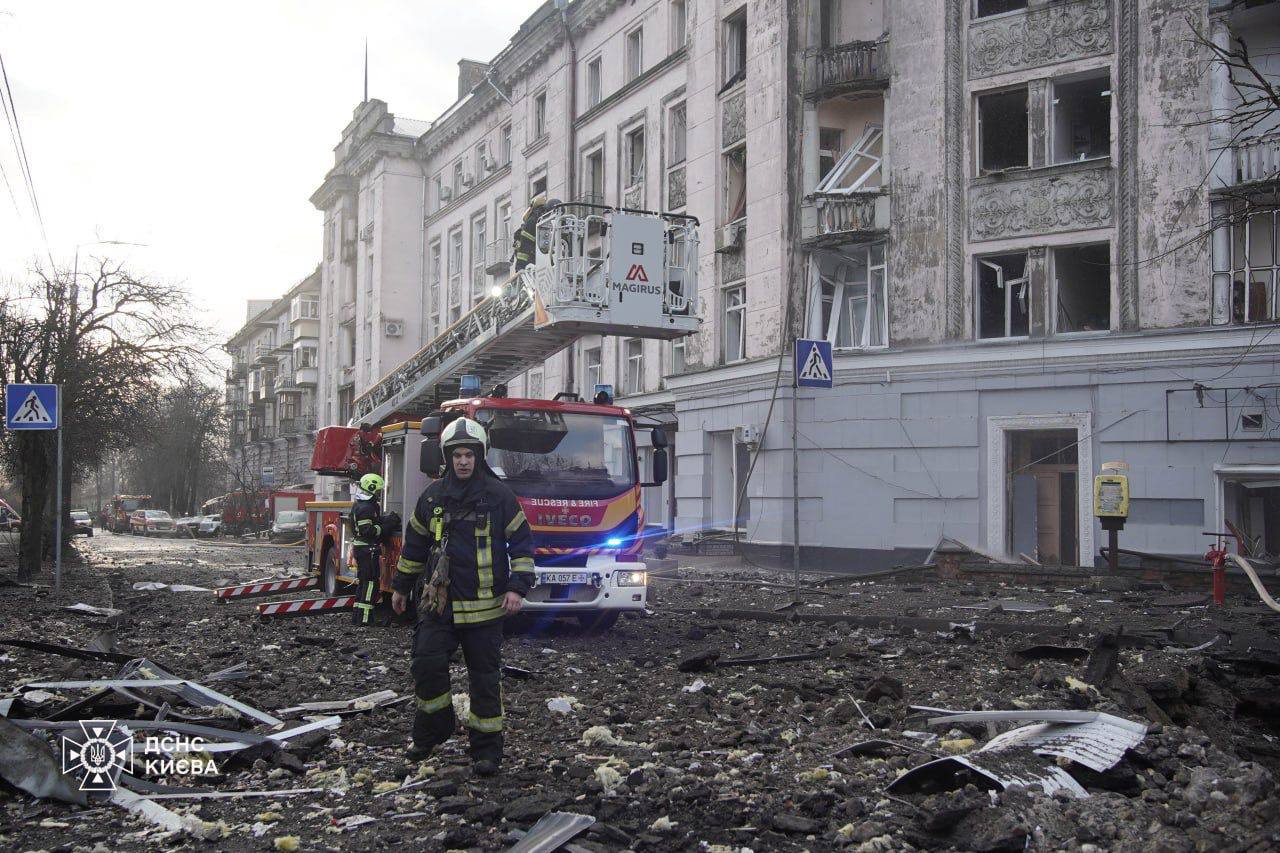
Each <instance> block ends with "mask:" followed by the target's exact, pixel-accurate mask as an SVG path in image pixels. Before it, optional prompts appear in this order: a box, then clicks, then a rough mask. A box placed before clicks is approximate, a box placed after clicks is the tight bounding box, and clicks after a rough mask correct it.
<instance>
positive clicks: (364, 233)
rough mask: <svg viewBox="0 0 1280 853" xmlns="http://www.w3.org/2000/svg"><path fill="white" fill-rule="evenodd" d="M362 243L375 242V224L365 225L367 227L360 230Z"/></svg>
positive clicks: (368, 223)
mask: <svg viewBox="0 0 1280 853" xmlns="http://www.w3.org/2000/svg"><path fill="white" fill-rule="evenodd" d="M360 241H361V242H363V243H371V242H373V223H372V222H367V223H365V226H364V227H363V228H361V229H360Z"/></svg>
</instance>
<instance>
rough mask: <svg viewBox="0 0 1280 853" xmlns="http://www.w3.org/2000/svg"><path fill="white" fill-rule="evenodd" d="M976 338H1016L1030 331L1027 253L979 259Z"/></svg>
mask: <svg viewBox="0 0 1280 853" xmlns="http://www.w3.org/2000/svg"><path fill="white" fill-rule="evenodd" d="M977 260H978V269H977V276H978V305H977V315H978V323H977V326H978V337H979V338H1017V337H1025V336H1026V335H1027V334H1028V333H1029V332H1030V328H1031V326H1030V317H1031V294H1030V291H1029V288H1028V286H1027V253H1026V252H1018V253H1016V254H1010V255H990V256H988V257H985V258H978V259H977Z"/></svg>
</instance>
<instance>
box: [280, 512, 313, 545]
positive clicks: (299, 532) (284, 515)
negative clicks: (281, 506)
mask: <svg viewBox="0 0 1280 853" xmlns="http://www.w3.org/2000/svg"><path fill="white" fill-rule="evenodd" d="M306 535H307V513H306V510H301V509H286V510H281V511H280V512H279V513H278V514H277V515H276V520H275V523H274V524H272V525H271V541H273V542H275V541H277V540H279V541H282V542H298V541H301V540H302V538H303V537H304V536H306Z"/></svg>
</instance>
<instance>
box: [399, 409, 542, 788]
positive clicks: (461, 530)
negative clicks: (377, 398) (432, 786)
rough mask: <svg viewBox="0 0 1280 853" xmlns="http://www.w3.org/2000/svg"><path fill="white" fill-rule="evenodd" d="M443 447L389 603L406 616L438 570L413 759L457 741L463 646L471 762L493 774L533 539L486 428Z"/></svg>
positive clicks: (454, 437) (422, 645) (423, 620)
mask: <svg viewBox="0 0 1280 853" xmlns="http://www.w3.org/2000/svg"><path fill="white" fill-rule="evenodd" d="M440 445H441V450H442V451H443V454H444V459H445V465H446V473H445V476H444V477H442V478H441V479H439V480H436V481H435V482H433V483H432V484H431V485H429V486H427V488H426V489H425V490H424V491H423V493H422V496H421V497H420V498H418V503H417V506H416V507H415V508H414V511H413V514H412V515H410V517H409V523H408V526H407V528H406V530H405V540H404V549H403V550H402V551H401V554H400V562H399V566H398V567H397V570H396V577H395V580H394V582H393V587H394V590H395V594H394V595H393V597H392V600H391V603H392V608H393V609H394V610H395V611H396V612H397V613H402V612H404V609H405V606H406V603H407V599H408V596H409V595H410V593H411V592H412V590H413V588H414V586H415V584H416V583H417V581H418V580H419V579H420V578H422V577H424V576H425V573H426V571H427V569H428V565H430V570H431V571H430V576H429V577H430V579H429V580H428V581H427V583H426V585H425V587H424V590H423V595H422V601H421V603H420V604H419V606H418V610H419V614H420V618H419V622H418V627H417V628H416V629H415V631H414V639H413V665H412V672H413V679H414V694H415V696H416V698H417V704H418V708H417V713H416V714H415V716H414V720H413V746H412V747H411V748H410V750H409V752H408V757H409V759H410V760H413V761H417V760H421V759H423V758H425V757H427V756H428V755H430V754H431V751H432V750H433V749H435V747H437V746H439V745H440V744H442V743H444V742H445V741H446V740H448V739H449V737H450V736H451V735H452V734H453V730H454V727H455V725H456V720H455V718H454V711H453V697H452V695H451V693H450V690H449V660H450V658H452V657H453V653H454V651H455V650H456V649H457V648H458V646H462V653H463V656H464V658H465V659H466V663H467V675H468V677H469V679H470V688H471V689H470V694H471V712H470V714H468V715H467V720H466V724H467V732H468V734H469V736H470V746H471V760H472V761H473V762H474V766H475V771H476V773H477V774H479V775H482V776H489V775H492V774H494V773H497V772H498V765H499V764H500V763H501V761H502V728H503V713H502V686H501V681H500V671H501V665H502V620H503V617H505V616H507V615H508V614H515V613H518V612H519V611H520V607H521V605H522V604H523V601H524V597H525V595H527V594H528V592H529V590H530V589H531V588H532V587H533V582H534V574H533V534H532V532H530V530H529V522H528V521H527V520H526V519H525V516H524V511H523V510H521V509H520V503H519V501H517V500H516V496H515V493H513V492H512V491H511V489H509V488H508V487H507V486H506V484H505V483H503V482H502V481H501V480H499V479H498V477H497V475H496V474H494V473H493V471H492V470H490V468H489V466H488V464H487V463H486V462H485V453H486V452H487V451H488V447H489V440H488V436H487V434H486V433H485V430H484V427H482V426H481V425H480V424H478V423H476V422H475V421H473V420H470V419H468V418H458V419H457V420H455V421H453V422H452V423H450V424H449V425H448V426H447V427H445V429H444V431H443V432H442V433H441V436H440Z"/></svg>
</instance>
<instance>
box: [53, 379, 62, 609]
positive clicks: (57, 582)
mask: <svg viewBox="0 0 1280 853" xmlns="http://www.w3.org/2000/svg"><path fill="white" fill-rule="evenodd" d="M56 432H57V433H58V465H57V468H58V489H57V502H58V503H57V506H55V507H54V510H53V511H54V516H53V518H54V532H53V591H54V592H55V593H60V592H62V386H61V385H59V386H58V429H57V430H56Z"/></svg>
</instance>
